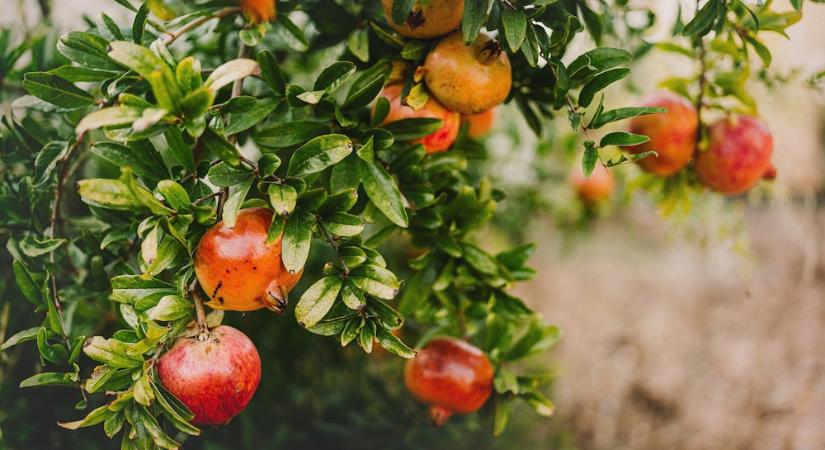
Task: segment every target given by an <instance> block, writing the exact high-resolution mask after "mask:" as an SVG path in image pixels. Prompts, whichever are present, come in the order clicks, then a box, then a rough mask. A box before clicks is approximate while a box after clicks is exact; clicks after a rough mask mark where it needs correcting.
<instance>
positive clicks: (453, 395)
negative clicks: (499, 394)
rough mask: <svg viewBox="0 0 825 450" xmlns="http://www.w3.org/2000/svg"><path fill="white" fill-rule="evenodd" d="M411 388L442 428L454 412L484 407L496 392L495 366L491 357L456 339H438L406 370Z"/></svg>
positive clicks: (411, 361) (408, 384)
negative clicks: (494, 382)
mask: <svg viewBox="0 0 825 450" xmlns="http://www.w3.org/2000/svg"><path fill="white" fill-rule="evenodd" d="M404 382H405V383H406V385H407V389H409V391H410V392H411V393H412V395H413V396H414V397H415V398H416V399H418V400H419V401H421V402H423V403H426V404H428V405H430V418H431V419H432V420H433V422H435V424H436V425H438V426H441V425H443V424H444V423H445V422H447V419H449V418H450V416H451V415H452V414H454V413H459V414H468V413H471V412H474V411H477V410H478V409H479V408H481V407H482V406H483V405H484V403H485V402H486V401H487V399H488V398H489V397H490V393H491V392H492V390H493V366H492V365H491V364H490V360H489V359H487V355H485V354H484V352H482V351H481V350H479V349H478V348H476V347H474V346H473V345H471V344H469V343H467V342H465V341H462V340H460V339H454V338H436V339H433V340H432V341H430V342H429V343H428V344H427V346H426V347H424V348H423V349H421V350H420V351H419V352H418V355H416V357H415V358H413V359H411V360H409V361H407V365H406V367H405V368H404Z"/></svg>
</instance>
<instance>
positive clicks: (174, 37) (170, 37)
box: [163, 6, 241, 47]
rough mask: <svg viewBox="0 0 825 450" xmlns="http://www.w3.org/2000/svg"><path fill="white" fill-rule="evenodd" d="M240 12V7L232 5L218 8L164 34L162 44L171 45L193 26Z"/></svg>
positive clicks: (193, 27)
mask: <svg viewBox="0 0 825 450" xmlns="http://www.w3.org/2000/svg"><path fill="white" fill-rule="evenodd" d="M240 13H241V8H240V7H237V6H232V7H228V8H224V9H221V10H218V11H217V12H215V13H214V14H210V15H208V16H201V17H198V18H197V19H195V20H193V21H191V22H189V23H187V24H186V25H184V26H182V27H181V28H179V29H178V30H176V31H173V32H171V33H169V35H168V36H166V38H164V39H163V44H164V45H166V46H167V47H168V46H169V45H172V43H174V42H175V41H176V40H178V38H179V37H181V36H183V35H184V34H186V33H188V32H190V31H192V30H194V29H195V28H197V27H199V26H201V25H203V24H205V23H206V22H209V21H211V20H213V19H223V18H224V17H228V16H232V15H235V14H240Z"/></svg>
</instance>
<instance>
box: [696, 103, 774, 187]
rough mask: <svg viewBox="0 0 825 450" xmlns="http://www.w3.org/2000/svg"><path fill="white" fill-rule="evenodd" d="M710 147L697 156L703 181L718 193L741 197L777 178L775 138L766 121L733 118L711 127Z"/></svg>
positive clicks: (698, 169)
mask: <svg viewBox="0 0 825 450" xmlns="http://www.w3.org/2000/svg"><path fill="white" fill-rule="evenodd" d="M708 139H709V141H708V148H707V150H705V151H702V152H699V154H698V155H697V156H696V174H697V175H698V176H699V181H701V182H702V184H704V185H705V186H707V187H709V188H711V189H713V190H714V191H717V192H721V193H723V194H727V195H736V194H741V193H743V192H745V191H747V190H749V189H750V188H752V187H753V186H754V185H756V183H757V182H758V181H759V180H760V179H761V178H763V177H766V178H770V177H771V176H776V169H775V168H773V165H772V164H771V153H772V152H773V136H772V135H771V132H770V131H769V130H768V127H767V125H765V123H764V122H762V120H760V119H758V118H756V117H752V116H731V117H729V118H725V119H722V120H719V121H718V122H716V123H714V124H713V125H711V126H710V128H708Z"/></svg>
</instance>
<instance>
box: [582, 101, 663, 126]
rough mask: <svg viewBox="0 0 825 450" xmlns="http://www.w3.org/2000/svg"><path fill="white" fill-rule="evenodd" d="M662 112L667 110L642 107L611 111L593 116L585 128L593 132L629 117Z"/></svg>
mask: <svg viewBox="0 0 825 450" xmlns="http://www.w3.org/2000/svg"><path fill="white" fill-rule="evenodd" d="M663 112H667V110H666V109H665V108H655V107H644V106H643V107H630V108H618V109H612V110H610V111H604V112H601V113H599V114H598V115H596V116H594V117H593V119H592V120H591V121H590V123H589V124H588V125H587V128H590V129H594V130H595V129H599V128H601V127H603V126H604V125H607V124H608V123H611V122H616V121H618V120H623V119H629V118H631V117H637V116H644V115H648V114H658V113H663Z"/></svg>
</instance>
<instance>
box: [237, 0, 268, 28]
mask: <svg viewBox="0 0 825 450" xmlns="http://www.w3.org/2000/svg"><path fill="white" fill-rule="evenodd" d="M275 1H276V0H238V3H239V4H240V5H241V9H242V10H243V13H244V15H245V16H246V17H247V18H248V19H249V20H250V21H252V22H254V23H261V22H269V21H271V20H272V19H274V18H275Z"/></svg>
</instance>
